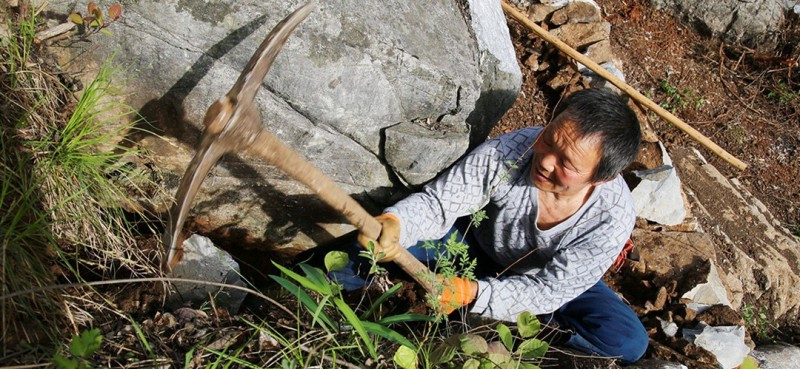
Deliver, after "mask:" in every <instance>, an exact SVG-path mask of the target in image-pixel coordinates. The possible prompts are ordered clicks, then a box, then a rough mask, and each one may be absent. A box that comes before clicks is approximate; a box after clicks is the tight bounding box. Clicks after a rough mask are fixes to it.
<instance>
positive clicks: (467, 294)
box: [437, 275, 478, 315]
mask: <svg viewBox="0 0 800 369" xmlns="http://www.w3.org/2000/svg"><path fill="white" fill-rule="evenodd" d="M437 277H438V279H439V282H440V283H441V284H442V290H441V293H440V294H439V296H438V300H439V306H438V308H437V310H438V311H439V312H440V313H443V314H446V315H449V314H450V313H452V312H453V311H455V310H456V309H458V308H460V307H464V306H467V305H469V304H471V303H472V302H473V301H475V298H476V297H477V296H478V282H475V281H471V280H469V279H466V278H459V277H452V278H448V279H445V278H443V277H442V276H441V275H438V276H437Z"/></svg>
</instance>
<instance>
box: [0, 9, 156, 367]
mask: <svg viewBox="0 0 800 369" xmlns="http://www.w3.org/2000/svg"><path fill="white" fill-rule="evenodd" d="M6 6H7V5H6V4H2V5H0V7H6ZM16 9H18V11H17V12H16V13H14V12H12V11H13V10H14V9H9V8H5V9H0V10H2V12H0V23H2V24H3V25H4V26H3V27H2V28H0V31H3V30H5V29H7V30H8V31H7V32H0V59H2V61H0V63H1V64H0V155H2V156H1V157H0V206H2V209H0V247H2V250H0V273H1V274H2V280H3V283H2V287H1V288H2V296H1V298H2V299H0V318H1V319H0V320H1V321H0V323H2V326H0V331H2V338H3V348H2V352H0V361H2V358H3V357H6V355H8V354H9V350H12V348H13V350H19V348H20V347H28V350H32V349H31V347H34V346H36V344H37V343H42V342H44V341H42V339H43V338H45V337H49V338H56V339H61V338H63V335H62V334H63V333H65V332H59V331H60V330H63V327H65V325H64V324H63V323H64V320H63V316H64V311H65V310H69V309H70V306H71V304H72V302H74V300H75V299H72V300H71V296H73V295H74V294H75V292H74V291H56V290H53V292H47V291H48V289H44V288H43V287H46V286H49V285H52V284H54V283H57V282H58V283H63V282H80V281H84V280H89V279H91V280H97V279H107V278H113V277H115V276H117V275H118V273H120V272H122V273H124V275H125V276H126V277H128V276H131V275H144V274H147V275H153V274H156V273H157V265H158V264H157V263H155V262H153V261H152V259H155V256H153V255H147V254H146V253H145V252H143V251H142V250H140V248H139V247H138V246H137V243H136V236H137V233H136V231H135V229H137V228H136V226H138V225H137V224H132V223H131V221H130V219H147V217H146V216H145V215H144V214H143V210H142V209H143V208H142V207H141V206H140V204H141V202H142V201H144V199H147V198H151V195H152V194H153V192H154V191H158V187H157V186H156V185H155V183H154V181H152V180H151V179H150V177H148V176H147V173H145V172H144V171H142V170H141V169H139V168H140V166H137V165H136V164H135V163H137V162H138V160H139V159H141V156H142V155H144V154H143V153H142V152H141V151H140V150H138V149H137V148H136V146H135V145H132V144H131V143H129V142H127V141H126V139H125V137H126V135H127V134H128V133H129V131H130V130H132V129H133V127H134V125H135V123H136V121H135V119H131V118H132V117H135V115H133V114H134V110H133V109H132V108H131V107H130V106H127V105H125V104H124V103H122V102H121V98H120V94H119V91H118V90H117V89H116V88H115V83H117V82H116V81H118V80H119V79H120V78H121V77H123V71H122V70H120V69H118V68H115V67H114V66H113V65H112V61H113V58H109V59H108V61H107V62H106V63H104V64H103V65H102V66H101V67H100V68H99V70H98V71H97V74H96V76H95V77H94V79H93V80H92V81H91V82H90V83H88V84H87V87H86V88H85V89H84V90H83V91H81V92H79V93H77V94H75V93H73V92H72V91H71V90H70V89H69V88H68V87H67V86H65V84H64V83H63V82H62V81H63V80H64V78H63V76H64V74H63V73H62V72H60V70H59V68H58V66H57V65H54V63H52V62H47V61H46V60H48V59H47V58H46V56H45V53H46V50H45V49H43V47H42V46H41V45H37V44H36V43H34V36H35V34H36V31H37V26H38V25H39V21H38V20H37V15H38V12H39V11H41V9H34V11H32V12H27V11H24V9H28V7H27V6H25V7H23V6H20V7H18V8H16ZM140 228H141V227H140ZM148 231H149V230H148ZM151 252H153V253H155V250H151ZM26 291H33V292H29V293H28V292H26ZM43 291H44V292H43ZM70 292H71V293H72V294H71V293H70ZM81 315H82V316H83V318H80V317H76V316H74V315H73V314H71V315H70V317H71V319H70V321H71V322H72V325H71V326H72V327H77V325H80V324H81V323H84V322H82V321H79V320H81V319H84V320H86V319H91V317H90V316H88V317H87V315H86V314H81ZM16 352H19V351H16Z"/></svg>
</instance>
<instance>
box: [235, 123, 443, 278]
mask: <svg viewBox="0 0 800 369" xmlns="http://www.w3.org/2000/svg"><path fill="white" fill-rule="evenodd" d="M253 142H254V143H253V144H252V145H251V146H250V147H249V148H248V149H249V150H250V151H251V152H253V153H255V154H258V155H259V156H261V157H263V158H264V159H266V160H267V161H269V162H270V163H272V164H273V165H275V166H276V167H278V169H280V170H282V171H284V172H285V173H287V174H289V175H290V176H292V178H294V179H296V180H298V181H300V182H302V183H303V184H305V185H306V186H308V188H310V189H311V190H312V191H314V193H316V194H317V195H318V196H319V197H320V198H322V200H323V201H325V203H327V204H328V205H330V206H332V207H333V208H334V209H336V210H337V211H339V213H341V214H342V215H344V216H345V218H347V220H348V221H349V222H350V224H352V225H354V226H356V228H358V229H359V230H360V231H361V232H362V233H364V234H365V235H366V236H367V237H369V238H372V239H378V236H380V233H381V224H380V223H378V221H377V220H375V218H373V217H372V215H370V214H369V213H367V211H366V210H364V208H363V207H362V206H361V205H360V204H359V203H358V202H356V201H355V200H353V198H352V197H350V195H349V194H347V193H346V192H344V191H343V190H342V189H341V188H339V186H337V185H336V183H335V182H333V180H331V179H330V178H329V177H328V176H326V175H325V174H324V173H322V172H321V171H320V170H319V169H317V168H316V167H315V166H313V165H312V164H311V163H309V162H308V161H306V160H305V159H304V158H303V157H301V156H300V154H298V153H297V152H295V151H294V150H292V148H291V147H289V146H287V145H286V144H284V143H283V142H282V141H281V140H280V139H278V138H277V137H276V136H275V135H273V134H271V133H269V132H267V131H266V130H262V131H261V132H260V133H259V134H258V137H257V138H256V139H255V140H254V141H253ZM394 262H395V263H397V265H399V266H400V268H402V269H403V270H404V271H405V272H406V273H408V274H409V275H411V277H412V278H414V280H415V281H417V282H418V283H419V284H420V285H422V287H423V288H425V290H426V291H428V292H430V293H433V292H434V288H433V284H432V282H433V281H435V280H436V276H435V274H434V273H433V272H432V271H431V270H430V269H428V267H426V266H425V265H424V264H422V262H420V261H419V260H417V259H416V258H415V257H414V256H413V255H411V253H410V252H408V250H406V249H402V252H401V253H400V254H399V255H397V256H396V257H395V259H394Z"/></svg>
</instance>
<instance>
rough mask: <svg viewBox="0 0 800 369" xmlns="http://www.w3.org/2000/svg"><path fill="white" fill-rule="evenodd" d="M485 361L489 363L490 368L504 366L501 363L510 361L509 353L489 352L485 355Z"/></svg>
mask: <svg viewBox="0 0 800 369" xmlns="http://www.w3.org/2000/svg"><path fill="white" fill-rule="evenodd" d="M486 361H487V362H488V363H489V364H490V365H491V366H490V368H493V369H494V368H497V367H501V368H502V367H504V365H503V364H508V363H510V362H511V361H512V358H511V355H510V354H508V353H506V354H489V355H487V356H486Z"/></svg>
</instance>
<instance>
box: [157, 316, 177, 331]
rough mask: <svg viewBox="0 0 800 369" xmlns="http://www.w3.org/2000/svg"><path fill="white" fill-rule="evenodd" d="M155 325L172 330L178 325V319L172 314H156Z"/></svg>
mask: <svg viewBox="0 0 800 369" xmlns="http://www.w3.org/2000/svg"><path fill="white" fill-rule="evenodd" d="M155 323H156V326H158V327H163V328H168V329H172V328H175V326H177V325H178V319H177V318H175V315H172V314H170V313H164V314H161V313H158V314H156V318H155Z"/></svg>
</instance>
